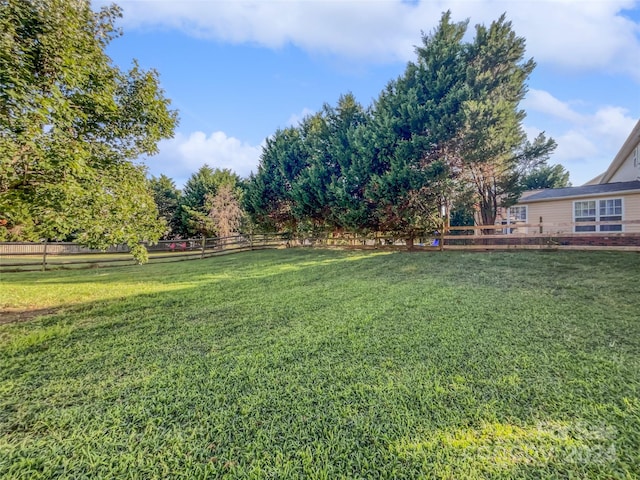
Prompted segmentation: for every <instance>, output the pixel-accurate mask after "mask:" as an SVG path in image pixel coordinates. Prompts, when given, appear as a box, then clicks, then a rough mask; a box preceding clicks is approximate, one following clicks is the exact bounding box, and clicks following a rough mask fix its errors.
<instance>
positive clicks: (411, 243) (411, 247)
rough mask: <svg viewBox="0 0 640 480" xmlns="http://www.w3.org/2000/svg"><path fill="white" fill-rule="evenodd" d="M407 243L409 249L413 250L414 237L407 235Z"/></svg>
mask: <svg viewBox="0 0 640 480" xmlns="http://www.w3.org/2000/svg"><path fill="white" fill-rule="evenodd" d="M404 241H405V244H406V245H407V250H409V251H411V250H413V237H407V238H405V240H404Z"/></svg>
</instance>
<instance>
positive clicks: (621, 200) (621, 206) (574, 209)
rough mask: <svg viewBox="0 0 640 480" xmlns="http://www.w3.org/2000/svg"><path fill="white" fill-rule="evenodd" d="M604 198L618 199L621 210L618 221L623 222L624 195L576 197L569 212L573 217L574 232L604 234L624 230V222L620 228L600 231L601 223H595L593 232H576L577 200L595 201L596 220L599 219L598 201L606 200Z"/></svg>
mask: <svg viewBox="0 0 640 480" xmlns="http://www.w3.org/2000/svg"><path fill="white" fill-rule="evenodd" d="M606 200H620V208H621V209H622V212H621V214H620V221H621V222H623V221H624V197H606V198H581V199H577V200H574V201H573V203H572V204H571V212H572V213H571V214H572V217H573V232H574V233H600V234H602V233H604V234H611V233H622V232H624V224H621V225H620V227H621V230H619V231H614V232H611V231H604V232H603V231H601V230H600V228H601V227H602V225H595V227H596V229H595V230H594V231H593V232H576V227H577V226H578V225H577V222H576V203H578V202H596V219H595V221H596V222H599V221H600V202H601V201H606Z"/></svg>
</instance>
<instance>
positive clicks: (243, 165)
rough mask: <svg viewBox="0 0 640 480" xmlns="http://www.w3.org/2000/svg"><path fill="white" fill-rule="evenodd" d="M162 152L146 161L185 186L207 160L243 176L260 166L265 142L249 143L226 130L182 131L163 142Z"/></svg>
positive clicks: (155, 172) (156, 172) (151, 169)
mask: <svg viewBox="0 0 640 480" xmlns="http://www.w3.org/2000/svg"><path fill="white" fill-rule="evenodd" d="M159 149H160V153H159V154H158V155H157V156H154V157H151V158H149V159H147V160H146V161H145V162H144V163H145V164H146V165H147V166H148V168H149V172H150V173H151V174H153V175H156V176H159V175H160V174H165V175H167V176H168V177H171V178H173V179H174V180H175V182H176V184H177V185H178V186H179V187H181V186H182V185H184V183H185V182H186V181H187V179H188V178H189V177H190V176H191V174H192V173H195V172H196V171H197V170H198V169H199V168H200V167H201V166H202V165H204V164H205V163H206V164H207V165H209V166H210V167H212V168H221V169H222V168H228V169H230V170H233V171H234V172H236V173H237V174H238V175H240V176H242V177H246V176H248V175H249V174H250V173H251V172H252V171H254V172H255V171H256V170H257V166H258V162H259V158H260V154H261V152H262V146H261V145H249V144H248V143H244V142H242V141H240V140H238V139H237V138H234V137H229V136H227V135H226V134H225V133H224V132H213V133H211V134H210V135H207V134H205V133H204V132H193V133H191V134H189V135H188V136H187V135H184V134H181V133H178V134H176V136H175V137H174V138H172V139H170V140H165V141H162V142H160V144H159Z"/></svg>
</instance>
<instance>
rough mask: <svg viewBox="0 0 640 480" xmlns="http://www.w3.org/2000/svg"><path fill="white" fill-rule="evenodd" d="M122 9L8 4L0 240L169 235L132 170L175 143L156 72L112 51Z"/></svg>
mask: <svg viewBox="0 0 640 480" xmlns="http://www.w3.org/2000/svg"><path fill="white" fill-rule="evenodd" d="M120 16H121V13H120V9H119V8H118V7H117V6H115V5H112V6H109V7H103V8H102V9H101V10H100V11H99V12H94V11H93V10H92V9H91V7H90V4H89V1H87V0H73V1H69V0H39V1H37V2H34V1H27V0H5V1H3V2H0V31H2V34H1V35H0V167H1V168H0V238H1V239H9V240H30V241H37V240H39V239H47V238H48V239H73V240H76V241H79V242H81V243H84V244H86V245H89V246H92V247H97V248H106V247H107V246H109V245H113V244H118V243H126V244H128V245H129V246H130V247H131V249H132V251H133V253H134V255H136V256H137V257H138V258H140V259H141V260H143V259H144V258H143V257H144V253H143V251H142V250H144V249H142V250H141V249H140V247H139V242H141V241H144V240H149V241H155V240H157V239H158V238H159V237H160V235H162V232H163V229H164V227H163V225H162V222H161V221H159V220H158V218H157V217H158V214H157V210H156V207H155V203H154V201H153V198H152V195H151V192H150V190H149V188H148V184H147V182H146V180H145V176H144V170H143V168H142V167H140V166H136V165H135V164H134V163H133V162H134V160H135V159H137V158H138V157H139V156H141V155H152V154H154V153H156V152H157V143H158V141H159V140H161V139H163V138H169V137H171V136H172V135H173V131H174V128H175V125H176V123H177V113H176V112H175V111H172V110H170V109H169V104H170V102H169V100H168V99H167V98H166V97H165V96H164V92H163V91H162V89H161V88H160V86H159V79H158V74H157V72H155V71H154V70H149V71H145V70H143V69H141V68H140V67H139V66H138V64H137V63H136V62H135V61H134V62H133V65H132V67H131V68H130V69H129V70H128V71H122V70H120V69H119V68H117V67H116V66H114V65H113V64H112V62H111V60H110V59H109V57H108V56H107V55H106V54H105V48H106V47H107V45H108V44H109V42H110V41H111V40H112V39H113V38H115V37H117V36H118V35H119V34H120V32H119V31H118V30H117V29H116V28H115V21H116V20H117V19H118V18H119V17H120Z"/></svg>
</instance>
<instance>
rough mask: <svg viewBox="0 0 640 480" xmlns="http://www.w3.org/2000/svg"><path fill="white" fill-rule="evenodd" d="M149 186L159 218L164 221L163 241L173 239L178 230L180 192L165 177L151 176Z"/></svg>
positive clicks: (172, 182)
mask: <svg viewBox="0 0 640 480" xmlns="http://www.w3.org/2000/svg"><path fill="white" fill-rule="evenodd" d="M149 186H150V187H151V191H152V192H153V199H154V201H155V203H156V207H157V208H158V214H159V215H160V218H162V219H164V221H165V232H164V234H163V235H162V238H164V239H170V238H174V237H175V236H176V235H177V234H178V232H179V230H180V218H179V211H180V210H179V206H180V205H179V204H180V198H181V192H180V190H178V188H176V184H175V182H174V181H173V180H172V179H171V178H169V177H167V176H166V175H160V176H159V177H154V176H152V177H151V178H150V179H149Z"/></svg>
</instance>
